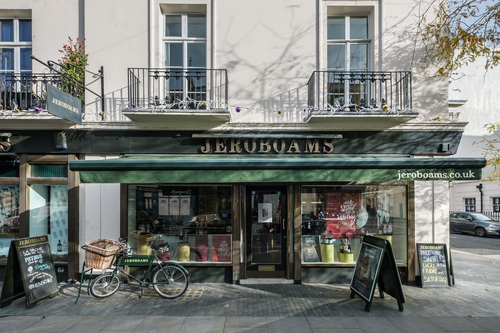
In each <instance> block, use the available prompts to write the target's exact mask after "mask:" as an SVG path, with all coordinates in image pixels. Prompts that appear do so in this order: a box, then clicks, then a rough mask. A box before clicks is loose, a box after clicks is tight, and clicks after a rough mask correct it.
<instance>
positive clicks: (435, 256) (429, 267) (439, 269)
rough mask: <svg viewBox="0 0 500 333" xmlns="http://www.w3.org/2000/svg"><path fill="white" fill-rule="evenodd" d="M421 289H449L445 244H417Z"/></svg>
mask: <svg viewBox="0 0 500 333" xmlns="http://www.w3.org/2000/svg"><path fill="white" fill-rule="evenodd" d="M417 252H418V262H419V266H420V279H421V281H422V287H451V281H450V271H449V268H448V251H447V250H446V244H417Z"/></svg>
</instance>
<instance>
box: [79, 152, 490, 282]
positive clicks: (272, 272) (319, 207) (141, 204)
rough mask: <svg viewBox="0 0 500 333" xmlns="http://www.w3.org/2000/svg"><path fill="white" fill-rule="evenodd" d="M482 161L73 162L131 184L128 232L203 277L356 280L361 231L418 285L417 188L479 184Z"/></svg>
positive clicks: (92, 179) (98, 178)
mask: <svg viewBox="0 0 500 333" xmlns="http://www.w3.org/2000/svg"><path fill="white" fill-rule="evenodd" d="M271 147H272V144H271ZM219 148H221V147H219ZM212 149H213V147H212ZM484 163H485V161H484V159H455V158H413V157H373V156H363V157H340V156H334V157H332V155H318V156H312V157H311V156H304V155H301V156H289V155H274V156H269V155H251V154H244V155H208V156H207V155H203V154H200V155H189V156H188V155H186V156H179V155H162V156H156V155H155V156H153V155H141V156H138V155H137V156H128V157H122V158H118V159H108V160H77V161H70V162H69V167H70V169H71V170H72V171H78V172H79V176H80V181H81V182H82V183H119V184H122V185H121V186H122V188H123V190H122V191H121V193H122V197H121V202H122V207H126V209H124V210H123V211H122V219H121V220H122V222H121V228H120V233H121V235H122V236H127V237H128V238H129V241H130V244H131V246H132V247H133V248H136V249H137V251H138V252H139V253H144V254H145V253H148V251H150V250H149V249H148V246H147V245H150V244H154V245H155V246H156V247H158V248H159V251H158V252H159V256H161V257H162V258H165V259H166V260H174V261H179V262H182V263H183V265H184V266H186V267H188V268H189V270H190V272H192V276H193V279H194V280H196V281H211V282H228V283H239V282H240V281H241V280H243V279H249V278H275V279H288V280H290V281H294V282H295V283H300V282H301V281H305V282H324V283H346V282H348V281H349V278H350V276H351V275H352V269H353V267H354V265H355V263H356V260H357V253H358V251H359V247H360V244H361V239H362V237H363V236H364V235H374V236H377V237H381V238H384V239H387V240H388V241H389V242H390V243H391V245H392V248H393V250H394V254H395V259H396V263H397V265H398V269H399V271H400V274H401V277H402V280H403V281H404V282H406V283H411V282H413V281H414V280H415V267H414V266H415V255H414V251H415V250H414V249H415V233H416V231H415V200H421V199H415V196H416V194H415V192H416V191H415V186H416V184H417V183H422V184H425V185H424V186H433V184H434V183H439V182H441V183H442V182H448V181H449V180H452V179H479V178H480V177H481V171H480V169H481V168H482V167H483V166H484ZM125 193H126V194H125ZM429 199H430V198H429ZM428 204H429V209H432V208H431V206H432V205H434V203H433V202H431V201H429V203H428ZM419 205H421V203H420V204H419Z"/></svg>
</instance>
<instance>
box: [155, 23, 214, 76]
mask: <svg viewBox="0 0 500 333" xmlns="http://www.w3.org/2000/svg"><path fill="white" fill-rule="evenodd" d="M190 15H199V16H201V15H202V14H199V13H193V14H191V13H182V14H179V13H177V14H164V15H163V30H162V46H163V47H162V50H163V64H164V66H165V61H166V57H167V55H166V54H165V45H166V44H167V43H171V42H174V43H182V54H183V59H182V69H187V68H207V65H206V61H207V59H206V57H205V66H203V67H192V66H188V57H187V51H188V44H192V43H205V47H206V45H207V37H204V38H201V37H188V16H190ZM167 16H181V36H166V31H165V30H166V21H165V20H166V17H167ZM204 16H205V18H206V14H204ZM205 32H206V33H207V32H208V31H207V27H206V26H205ZM206 33H205V36H206ZM205 54H206V52H205ZM179 68H180V67H179Z"/></svg>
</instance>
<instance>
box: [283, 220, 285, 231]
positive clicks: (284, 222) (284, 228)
mask: <svg viewBox="0 0 500 333" xmlns="http://www.w3.org/2000/svg"><path fill="white" fill-rule="evenodd" d="M283 230H285V219H283Z"/></svg>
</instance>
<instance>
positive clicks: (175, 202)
mask: <svg viewBox="0 0 500 333" xmlns="http://www.w3.org/2000/svg"><path fill="white" fill-rule="evenodd" d="M179 213H180V200H179V198H178V197H170V199H169V206H168V215H179Z"/></svg>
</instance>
